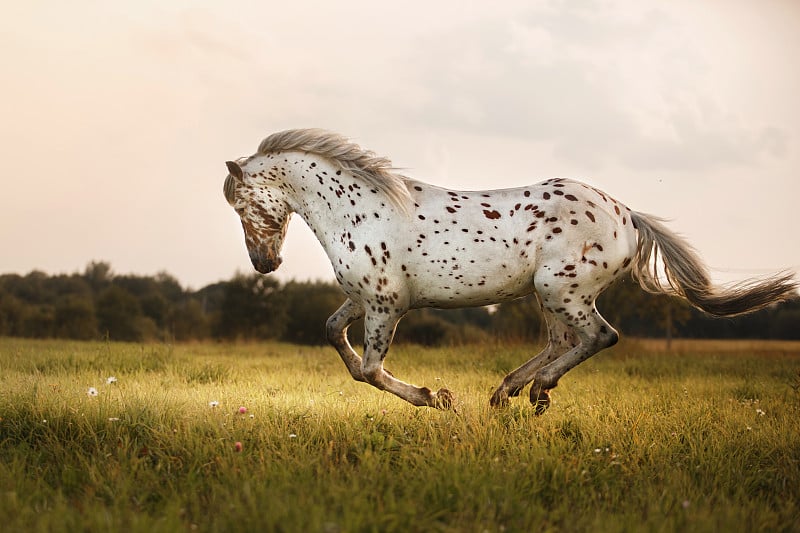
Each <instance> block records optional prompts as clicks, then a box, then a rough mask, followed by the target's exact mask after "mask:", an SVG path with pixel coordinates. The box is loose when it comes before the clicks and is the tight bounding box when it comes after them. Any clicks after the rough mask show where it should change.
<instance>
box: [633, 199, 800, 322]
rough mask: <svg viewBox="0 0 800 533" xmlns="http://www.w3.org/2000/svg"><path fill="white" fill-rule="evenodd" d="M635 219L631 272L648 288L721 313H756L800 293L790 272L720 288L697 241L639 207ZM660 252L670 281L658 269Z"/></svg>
mask: <svg viewBox="0 0 800 533" xmlns="http://www.w3.org/2000/svg"><path fill="white" fill-rule="evenodd" d="M631 219H632V221H633V223H634V227H635V228H636V229H637V230H638V231H639V243H638V248H637V252H636V257H635V258H634V261H633V266H632V270H631V274H632V275H633V278H634V279H635V280H637V281H638V282H639V285H641V287H642V288H643V289H644V290H646V291H647V292H651V293H655V294H672V295H675V296H680V297H681V298H684V299H686V300H687V301H688V302H689V303H690V304H692V305H693V306H695V307H697V308H698V309H700V310H702V311H705V312H706V313H708V314H710V315H714V316H720V317H726V316H736V315H742V314H745V313H751V312H753V311H758V310H759V309H763V308H764V307H767V306H768V305H770V304H773V303H777V302H780V301H783V300H789V299H792V298H797V297H798V292H797V290H798V283H797V281H796V280H795V279H794V274H793V273H791V272H779V273H777V274H775V275H773V276H770V277H766V278H762V279H750V280H745V281H743V282H740V283H736V284H734V285H729V286H724V287H715V286H713V285H712V283H711V280H710V278H709V275H708V271H707V269H706V266H705V265H704V264H703V261H702V260H701V259H700V257H699V256H698V255H697V253H696V252H695V251H694V249H693V248H692V246H691V245H690V244H689V243H688V242H686V240H684V239H683V238H681V237H680V236H679V235H677V234H675V233H674V232H672V231H670V230H669V229H668V228H667V227H666V226H664V225H663V224H662V223H661V220H662V219H659V218H656V217H653V216H650V215H645V214H643V213H637V212H632V213H631ZM659 256H660V258H661V263H663V269H664V274H665V276H664V277H665V278H666V279H665V280H664V279H662V278H661V277H659V274H658V265H659ZM665 281H666V284H665Z"/></svg>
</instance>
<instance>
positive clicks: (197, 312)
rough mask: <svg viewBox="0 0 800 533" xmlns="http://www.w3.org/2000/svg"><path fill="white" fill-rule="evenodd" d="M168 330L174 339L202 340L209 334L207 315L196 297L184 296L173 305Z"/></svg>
mask: <svg viewBox="0 0 800 533" xmlns="http://www.w3.org/2000/svg"><path fill="white" fill-rule="evenodd" d="M169 332H170V335H171V337H172V338H173V339H175V340H176V341H187V340H203V339H206V338H208V337H209V336H210V335H211V330H210V319H209V315H208V314H207V313H205V312H204V311H203V305H202V303H201V302H200V301H199V300H197V299H196V298H186V299H185V300H184V301H183V302H181V303H179V304H178V305H176V306H174V307H173V309H172V315H171V316H170V320H169Z"/></svg>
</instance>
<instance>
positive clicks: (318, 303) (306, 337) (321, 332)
mask: <svg viewBox="0 0 800 533" xmlns="http://www.w3.org/2000/svg"><path fill="white" fill-rule="evenodd" d="M281 293H282V296H283V302H284V304H285V306H286V328H285V329H284V332H283V335H282V336H281V340H284V341H286V342H294V343H297V344H312V345H323V344H326V343H327V338H326V335H325V322H326V321H327V320H328V317H329V316H331V315H332V314H333V313H334V312H335V311H336V310H337V309H338V308H339V306H340V305H342V303H344V301H345V299H346V296H345V295H344V293H343V292H342V290H341V289H340V288H339V286H338V285H335V284H333V283H325V282H295V281H292V282H289V283H286V284H285V285H284V286H283V287H282V288H281ZM357 328H358V326H355V327H354V328H353V329H354V330H356V329H357ZM354 342H355V341H354Z"/></svg>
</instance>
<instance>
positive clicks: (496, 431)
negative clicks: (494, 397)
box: [0, 339, 800, 532]
mask: <svg viewBox="0 0 800 533" xmlns="http://www.w3.org/2000/svg"><path fill="white" fill-rule="evenodd" d="M532 350H533V348H532V347H529V346H527V347H526V346H501V345H498V346H478V347H456V348H446V349H435V350H434V349H422V348H418V347H412V346H395V347H394V348H393V350H392V353H391V354H390V357H389V359H388V360H387V368H389V369H391V370H392V371H393V373H394V374H395V375H397V376H398V377H401V378H403V379H405V380H407V381H411V382H413V383H416V384H418V385H427V386H429V387H431V388H438V387H440V386H446V387H448V388H450V389H451V390H453V391H454V392H455V393H456V396H457V412H452V411H451V412H440V411H435V410H432V409H417V408H414V407H411V406H409V405H407V404H405V403H404V402H402V401H401V400H399V399H397V398H395V397H393V396H390V395H388V394H385V393H382V392H379V391H377V390H375V389H373V388H371V387H370V386H368V385H364V384H359V383H355V382H353V381H351V380H350V378H349V375H348V373H347V372H346V370H345V368H344V365H342V363H341V361H340V360H339V358H338V357H337V356H336V354H335V352H334V351H333V350H332V349H330V348H309V347H296V346H288V345H275V344H252V345H225V344H197V345H192V344H189V345H176V346H166V345H131V344H114V343H111V344H109V343H77V342H63V341H29V340H16V339H0V529H2V530H3V531H25V532H31V531H148V532H149V531H182V530H187V531H195V530H196V531H321V532H336V531H342V532H344V531H446V532H449V531H530V530H533V531H536V532H547V531H603V532H604V531H770V532H780V531H787V532H788V531H800V418H799V417H798V414H800V343H772V344H763V343H742V344H736V343H718V342H717V343H685V342H676V343H674V344H673V351H672V352H670V353H666V352H664V350H663V346H662V344H661V343H653V342H650V343H645V342H642V343H636V342H628V343H622V344H620V345H618V346H617V347H615V348H614V349H613V350H610V351H608V352H605V353H603V354H601V355H598V356H596V357H595V358H594V359H593V360H590V361H588V362H586V363H584V364H583V365H581V366H580V367H578V368H577V369H575V370H574V371H572V372H571V373H569V374H567V376H565V377H564V378H563V379H562V380H561V383H560V385H559V387H558V388H557V389H555V390H554V392H553V395H552V396H553V405H552V406H551V408H550V410H549V411H548V412H547V413H546V414H545V415H544V416H542V417H535V416H534V415H533V409H532V407H531V406H530V404H529V403H528V401H527V391H525V392H524V393H523V396H522V397H520V398H517V399H515V400H512V403H511V405H510V406H509V407H508V408H506V409H503V410H492V409H491V408H489V406H488V398H489V396H490V394H491V392H492V390H493V388H494V387H495V386H496V385H497V384H498V383H499V381H500V379H501V378H502V376H503V374H504V373H505V372H506V371H507V370H510V369H512V368H513V367H515V366H517V365H518V364H520V363H521V362H523V361H524V360H525V359H526V358H527V357H529V355H530V353H531V351H532ZM111 376H114V377H116V382H113V383H107V378H109V377H111ZM90 387H93V388H94V390H95V391H96V393H97V394H96V395H90V394H88V393H89V390H90ZM216 402H218V403H216ZM240 407H243V408H244V412H240V409H239V408H240ZM237 443H241V448H239V447H238V446H237Z"/></svg>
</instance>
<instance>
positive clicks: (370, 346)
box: [361, 313, 453, 409]
mask: <svg viewBox="0 0 800 533" xmlns="http://www.w3.org/2000/svg"><path fill="white" fill-rule="evenodd" d="M401 316H402V315H400V316H393V315H389V314H386V313H372V314H367V316H366V318H365V324H364V330H365V331H364V357H363V359H362V361H361V373H362V375H363V376H364V378H365V379H366V380H367V382H368V383H369V384H371V385H373V386H375V387H377V388H379V389H381V390H385V391H388V392H391V393H392V394H394V395H395V396H399V397H400V398H402V399H404V400H405V401H407V402H409V403H411V404H413V405H417V406H429V407H436V408H439V409H449V408H450V407H452V405H453V394H452V393H451V392H450V391H449V390H447V389H439V390H438V391H437V392H433V391H431V390H430V389H429V388H428V387H417V386H414V385H411V384H409V383H405V382H404V381H400V380H399V379H397V378H395V377H394V376H393V375H392V374H390V373H389V372H387V371H386V370H384V368H383V360H384V358H385V357H386V353H387V352H388V351H389V345H390V344H391V343H392V339H393V338H394V332H395V328H396V327H397V322H398V320H400V318H401Z"/></svg>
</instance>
